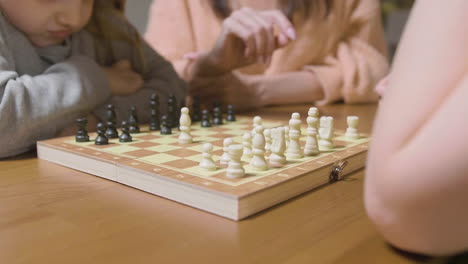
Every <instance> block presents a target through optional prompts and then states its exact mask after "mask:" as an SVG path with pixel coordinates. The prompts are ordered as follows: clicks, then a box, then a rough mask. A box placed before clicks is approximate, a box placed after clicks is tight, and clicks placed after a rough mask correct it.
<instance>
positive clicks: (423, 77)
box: [365, 0, 468, 255]
mask: <svg viewBox="0 0 468 264" xmlns="http://www.w3.org/2000/svg"><path fill="white" fill-rule="evenodd" d="M467 11H468V2H467V1H464V0H453V1H444V2H442V1H437V0H426V1H419V2H417V3H416V5H415V7H414V11H413V13H412V15H411V19H410V21H409V23H408V26H407V28H406V31H405V34H404V37H403V40H402V43H401V45H400V48H399V51H398V53H397V57H396V61H395V64H394V69H393V70H392V74H391V76H390V80H389V87H388V90H387V91H386V93H385V96H384V99H383V101H382V103H381V108H380V110H379V113H378V117H377V120H376V125H375V129H374V139H373V144H372V146H371V150H370V154H369V160H368V170H367V179H366V186H365V187H366V188H365V201H366V208H367V210H368V213H369V215H370V217H371V218H372V219H373V221H374V222H375V223H376V225H377V227H378V228H379V229H380V231H381V232H382V233H383V235H384V236H385V238H386V239H387V240H388V241H390V242H391V243H393V244H395V245H397V246H399V247H401V248H403V249H406V250H411V251H416V252H421V253H426V254H437V255H442V254H452V253H455V252H458V251H462V250H466V249H468V228H467V227H466V223H467V222H468V211H467V210H466V204H467V203H468V196H467V195H466V194H465V193H466V189H467V187H468V177H467V176H468V173H467V171H468V163H467V162H466V158H465V157H466V154H467V150H468V140H466V135H467V134H468V123H467V122H466V116H467V115H468V104H467V103H466V98H468V75H467V71H468V50H467V49H466V47H467V46H468V37H467V35H466V27H465V24H466V13H467Z"/></svg>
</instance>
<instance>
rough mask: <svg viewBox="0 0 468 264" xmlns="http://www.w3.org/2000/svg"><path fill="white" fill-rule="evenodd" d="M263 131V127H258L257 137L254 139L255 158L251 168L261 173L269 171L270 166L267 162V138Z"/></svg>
mask: <svg viewBox="0 0 468 264" xmlns="http://www.w3.org/2000/svg"><path fill="white" fill-rule="evenodd" d="M263 129H264V128H263V126H257V127H256V128H255V135H254V136H253V139H252V154H253V157H252V159H251V160H250V166H252V167H253V168H254V169H256V170H261V171H264V170H267V169H268V165H267V162H266V160H265V136H264V135H263Z"/></svg>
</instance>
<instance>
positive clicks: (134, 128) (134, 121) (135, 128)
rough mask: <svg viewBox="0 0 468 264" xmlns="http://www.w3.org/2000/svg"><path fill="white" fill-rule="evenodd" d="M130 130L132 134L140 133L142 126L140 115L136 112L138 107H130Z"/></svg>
mask: <svg viewBox="0 0 468 264" xmlns="http://www.w3.org/2000/svg"><path fill="white" fill-rule="evenodd" d="M128 131H129V132H130V134H136V133H140V127H139V125H138V116H137V112H136V107H135V106H132V107H130V115H129V117H128Z"/></svg>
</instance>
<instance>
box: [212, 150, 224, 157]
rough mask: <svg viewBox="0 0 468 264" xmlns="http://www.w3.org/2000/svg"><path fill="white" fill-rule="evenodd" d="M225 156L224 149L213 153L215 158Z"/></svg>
mask: <svg viewBox="0 0 468 264" xmlns="http://www.w3.org/2000/svg"><path fill="white" fill-rule="evenodd" d="M223 154H224V150H222V149H218V150H215V151H213V155H214V156H222V155H223Z"/></svg>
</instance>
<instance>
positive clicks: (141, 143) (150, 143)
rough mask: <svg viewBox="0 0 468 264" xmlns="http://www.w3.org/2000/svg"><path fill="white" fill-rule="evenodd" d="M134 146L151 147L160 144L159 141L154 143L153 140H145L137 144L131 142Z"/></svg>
mask: <svg viewBox="0 0 468 264" xmlns="http://www.w3.org/2000/svg"><path fill="white" fill-rule="evenodd" d="M129 145H130V146H132V147H137V148H150V147H155V146H159V145H160V144H159V143H153V142H148V141H143V142H139V143H135V144H129Z"/></svg>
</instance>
